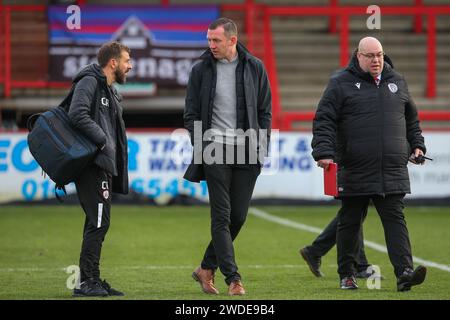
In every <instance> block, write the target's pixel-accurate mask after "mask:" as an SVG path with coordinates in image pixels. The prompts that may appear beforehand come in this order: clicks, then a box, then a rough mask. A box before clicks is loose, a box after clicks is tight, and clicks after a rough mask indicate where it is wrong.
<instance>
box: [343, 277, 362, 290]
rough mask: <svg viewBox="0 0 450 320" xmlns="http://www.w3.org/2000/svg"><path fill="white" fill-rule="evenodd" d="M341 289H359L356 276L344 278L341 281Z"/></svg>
mask: <svg viewBox="0 0 450 320" xmlns="http://www.w3.org/2000/svg"><path fill="white" fill-rule="evenodd" d="M341 289H344V290H355V289H358V285H357V284H356V279H355V277H354V276H350V277H344V278H342V279H341Z"/></svg>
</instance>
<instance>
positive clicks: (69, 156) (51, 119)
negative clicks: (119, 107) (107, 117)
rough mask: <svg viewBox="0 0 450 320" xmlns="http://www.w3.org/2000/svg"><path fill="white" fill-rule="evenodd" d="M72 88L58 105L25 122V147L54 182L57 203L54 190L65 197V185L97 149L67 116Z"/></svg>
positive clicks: (87, 162)
mask: <svg viewBox="0 0 450 320" xmlns="http://www.w3.org/2000/svg"><path fill="white" fill-rule="evenodd" d="M75 85H76V84H74V85H73V86H72V89H71V90H70V93H69V94H68V95H67V96H66V97H65V98H64V100H63V101H62V102H61V104H60V105H59V106H57V107H56V108H53V109H50V110H48V111H46V112H44V113H36V114H33V115H31V116H30V117H29V118H28V120H27V128H28V131H29V133H28V137H27V140H28V147H29V149H30V152H31V154H32V155H33V157H34V159H35V160H36V161H37V163H38V164H39V165H40V166H41V168H42V170H43V172H44V173H45V174H46V175H48V176H49V177H50V179H51V180H53V182H55V184H56V186H55V196H56V198H57V199H58V200H59V201H61V199H60V197H59V195H58V193H57V189H60V190H62V191H63V192H64V193H65V194H67V193H66V189H65V185H66V184H68V183H70V182H73V181H75V180H76V178H77V177H78V176H79V175H80V173H81V172H82V171H83V169H84V168H85V167H86V166H88V165H89V164H90V163H91V162H92V161H93V160H94V158H95V156H96V155H97V152H98V148H97V146H96V145H95V144H94V143H93V142H92V141H91V140H89V139H88V138H87V137H86V136H85V135H84V134H83V133H81V132H80V131H79V130H78V129H76V128H74V127H73V126H72V124H71V122H70V119H69V116H68V114H67V111H68V109H69V108H68V106H70V102H71V101H72V96H73V93H74V91H75ZM93 101H95V97H94V100H93ZM92 109H96V108H92ZM95 112H96V110H94V112H92V110H91V113H94V114H95Z"/></svg>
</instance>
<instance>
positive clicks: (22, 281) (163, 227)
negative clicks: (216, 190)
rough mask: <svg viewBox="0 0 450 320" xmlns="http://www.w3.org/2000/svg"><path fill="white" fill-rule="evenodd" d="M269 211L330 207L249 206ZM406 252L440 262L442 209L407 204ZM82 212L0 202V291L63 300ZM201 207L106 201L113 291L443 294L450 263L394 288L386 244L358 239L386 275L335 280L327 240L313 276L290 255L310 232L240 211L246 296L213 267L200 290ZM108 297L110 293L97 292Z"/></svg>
mask: <svg viewBox="0 0 450 320" xmlns="http://www.w3.org/2000/svg"><path fill="white" fill-rule="evenodd" d="M258 209H260V210H263V211H265V212H267V213H270V214H272V215H276V216H279V217H281V218H285V219H289V220H292V221H295V222H299V223H303V224H306V225H309V226H313V227H318V228H323V227H325V226H326V224H327V223H328V222H329V221H330V220H331V219H332V218H333V216H334V215H335V214H336V212H337V209H338V208H337V207H327V206H323V207H303V206H297V207H293V206H291V207H258ZM405 215H406V221H407V224H408V228H409V233H410V238H411V244H412V249H413V255H414V256H417V257H420V258H422V259H425V260H428V261H432V262H436V263H439V264H441V265H446V266H449V265H450V232H449V230H450V208H448V207H441V208H437V207H407V208H406V210H405ZM83 223H84V214H83V212H82V210H81V208H80V207H78V206H68V205H62V206H26V205H24V206H14V207H13V206H0V299H73V298H72V297H71V291H70V290H69V289H68V288H67V287H66V282H67V279H68V277H69V276H70V274H68V273H66V272H65V270H64V268H66V267H68V266H70V265H77V264H78V258H79V252H80V245H81V234H82V227H83ZM209 223H210V218H209V208H208V207H207V206H202V207H154V206H120V205H113V207H112V213H111V227H110V229H109V232H108V234H107V236H106V239H105V242H104V244H103V251H102V259H101V272H102V274H101V276H102V278H106V279H107V280H108V282H110V283H111V284H112V285H113V287H116V288H117V289H120V290H123V291H124V292H125V293H126V296H125V297H123V298H122V299H151V300H156V299H166V300H172V299H173V300H179V299H180V300H181V299H186V300H191V299H225V300H239V299H261V300H270V299H282V300H284V299H289V300H296V299H357V300H361V299H376V300H378V299H450V290H449V287H450V272H447V271H443V270H440V269H437V268H433V267H429V268H428V274H427V279H426V281H425V283H424V284H423V285H420V286H417V287H413V290H412V291H410V292H397V291H396V284H395V276H394V274H393V268H392V266H391V264H390V262H389V259H388V256H387V254H386V253H382V252H379V251H375V250H373V249H370V248H366V253H367V256H368V259H369V261H370V262H371V263H373V264H377V265H379V266H380V268H381V272H382V274H383V275H384V276H385V277H386V279H385V280H383V281H382V282H381V288H380V289H368V288H367V286H366V282H365V281H359V286H360V289H358V290H354V291H344V290H341V289H339V286H338V276H337V272H336V269H337V265H336V249H335V248H333V249H332V250H331V251H330V252H329V254H328V255H327V256H325V257H324V258H323V260H322V271H323V272H324V273H325V277H323V278H315V277H314V276H313V275H312V274H311V272H310V271H309V269H308V268H307V267H306V265H305V263H304V261H303V259H301V257H300V256H299V254H298V250H299V248H301V247H303V246H305V245H307V244H309V243H311V242H312V240H313V239H314V238H315V237H316V234H314V233H309V232H306V231H302V230H297V229H294V228H290V227H288V226H283V225H279V224H276V223H274V222H270V221H266V220H263V219H261V218H259V217H256V216H254V215H251V214H250V215H249V216H248V219H247V222H246V224H245V225H244V227H243V229H242V231H241V233H240V235H239V237H238V238H237V240H236V241H235V250H236V259H237V263H238V266H239V270H240V272H241V274H242V277H243V283H244V286H245V288H246V290H247V295H245V296H243V297H228V296H227V295H226V290H227V287H226V284H225V282H224V281H223V275H222V274H221V273H220V272H218V273H217V275H216V285H217V287H218V289H219V291H220V295H218V296H214V297H213V296H208V295H205V294H204V293H202V292H201V290H200V287H199V285H198V284H197V283H196V282H194V281H193V280H192V278H191V272H192V271H193V269H194V268H195V267H196V266H197V265H198V264H199V263H200V259H201V258H202V255H203V252H204V249H205V248H206V245H207V243H208V241H209V239H210V231H209ZM364 233H365V238H366V239H367V240H371V241H374V242H376V243H379V244H382V245H385V242H384V233H383V229H382V226H381V222H380V219H379V217H378V215H377V213H376V211H375V210H374V208H370V210H369V214H368V217H367V220H366V222H365V224H364ZM107 299H114V298H107Z"/></svg>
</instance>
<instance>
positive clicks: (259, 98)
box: [184, 43, 272, 182]
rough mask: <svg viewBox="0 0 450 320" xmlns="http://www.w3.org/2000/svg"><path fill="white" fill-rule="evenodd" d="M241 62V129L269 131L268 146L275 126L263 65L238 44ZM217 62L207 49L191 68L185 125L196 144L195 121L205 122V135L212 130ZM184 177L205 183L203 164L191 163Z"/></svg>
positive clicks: (238, 107) (238, 79)
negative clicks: (272, 124)
mask: <svg viewBox="0 0 450 320" xmlns="http://www.w3.org/2000/svg"><path fill="white" fill-rule="evenodd" d="M237 51H238V55H239V62H238V65H237V67H236V101H237V102H236V104H237V105H236V111H237V112H236V114H237V124H236V128H238V129H243V130H247V129H254V130H258V129H267V144H268V143H269V139H270V129H271V123H272V95H271V91H270V84H269V80H268V77H267V73H266V70H265V68H264V65H263V63H262V62H261V60H259V59H258V58H256V57H254V56H253V55H251V54H250V52H248V50H247V49H246V48H245V47H244V46H243V45H242V44H240V43H238V45H237ZM216 81H217V69H216V59H215V58H214V56H213V55H212V53H211V51H210V50H209V49H208V50H206V51H205V52H204V53H203V54H202V55H201V56H200V62H199V63H197V64H196V65H194V66H193V67H192V70H191V73H190V76H189V82H188V86H187V89H186V101H185V109H184V126H185V128H186V129H187V130H188V131H189V133H190V135H191V142H192V144H194V121H202V134H203V133H204V132H205V131H206V130H208V129H210V128H211V120H212V108H213V103H214V96H215V90H216ZM184 178H185V179H187V180H189V181H193V182H199V181H200V180H204V179H205V176H204V173H203V165H201V164H194V163H191V164H190V165H189V167H188V169H187V170H186V173H185V175H184Z"/></svg>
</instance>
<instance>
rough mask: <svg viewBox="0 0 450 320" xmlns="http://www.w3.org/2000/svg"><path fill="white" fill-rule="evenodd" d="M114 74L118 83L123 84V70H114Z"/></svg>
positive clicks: (124, 76) (125, 79) (124, 79)
mask: <svg viewBox="0 0 450 320" xmlns="http://www.w3.org/2000/svg"><path fill="white" fill-rule="evenodd" d="M114 76H115V78H116V82H117V83H118V84H124V83H125V82H126V81H127V78H126V74H125V72H121V71H120V69H119V68H117V69H116V70H115V71H114Z"/></svg>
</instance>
